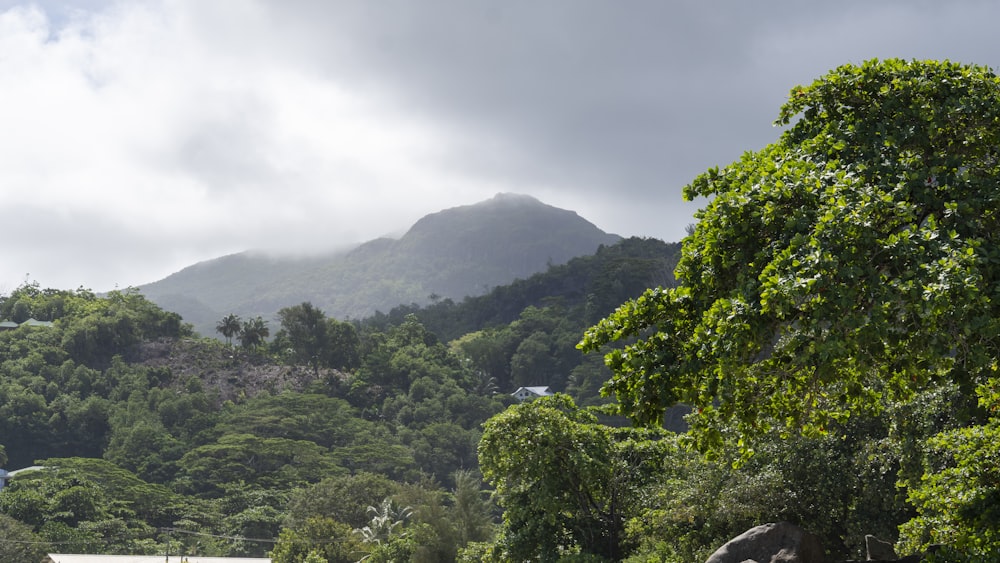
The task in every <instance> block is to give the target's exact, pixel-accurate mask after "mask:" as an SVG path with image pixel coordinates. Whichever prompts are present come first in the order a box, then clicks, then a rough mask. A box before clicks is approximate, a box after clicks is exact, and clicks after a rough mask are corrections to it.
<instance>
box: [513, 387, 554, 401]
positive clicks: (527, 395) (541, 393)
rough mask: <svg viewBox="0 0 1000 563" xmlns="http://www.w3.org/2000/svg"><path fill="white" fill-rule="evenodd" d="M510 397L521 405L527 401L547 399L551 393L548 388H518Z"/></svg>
mask: <svg viewBox="0 0 1000 563" xmlns="http://www.w3.org/2000/svg"><path fill="white" fill-rule="evenodd" d="M511 395H513V396H514V398H515V399H517V400H518V401H521V402H522V403H523V402H524V401H526V400H528V399H535V398H538V397H548V396H549V395H552V391H550V390H549V388H548V387H518V388H517V391H514V392H513V393H511Z"/></svg>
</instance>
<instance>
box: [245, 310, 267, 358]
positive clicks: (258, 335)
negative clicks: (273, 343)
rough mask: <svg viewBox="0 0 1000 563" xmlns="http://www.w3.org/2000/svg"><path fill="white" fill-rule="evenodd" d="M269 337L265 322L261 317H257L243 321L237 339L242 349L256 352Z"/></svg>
mask: <svg viewBox="0 0 1000 563" xmlns="http://www.w3.org/2000/svg"><path fill="white" fill-rule="evenodd" d="M270 335H271V330H270V329H269V328H267V321H265V320H264V319H263V318H262V317H260V316H257V317H254V318H252V319H250V320H249V321H245V322H244V323H243V325H242V326H241V327H240V333H239V336H238V338H239V339H240V344H241V345H242V346H243V348H245V349H247V350H256V349H257V348H259V347H260V346H261V345H262V344H264V341H265V340H267V337H268V336H270Z"/></svg>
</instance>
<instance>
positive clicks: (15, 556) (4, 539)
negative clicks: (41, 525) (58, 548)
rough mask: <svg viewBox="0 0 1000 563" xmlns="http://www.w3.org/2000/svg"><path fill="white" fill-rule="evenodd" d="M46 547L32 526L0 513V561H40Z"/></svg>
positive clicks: (36, 562)
mask: <svg viewBox="0 0 1000 563" xmlns="http://www.w3.org/2000/svg"><path fill="white" fill-rule="evenodd" d="M46 547H47V546H46V545H45V543H44V542H43V541H42V538H40V537H39V536H38V535H37V534H35V533H34V532H33V531H32V530H31V526H28V525H27V524H24V523H23V522H19V521H17V520H15V519H14V518H11V517H10V516H7V515H6V514H0V561H4V562H6V563H38V562H39V561H41V560H42V559H43V558H44V557H45V553H46Z"/></svg>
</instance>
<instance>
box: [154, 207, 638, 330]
mask: <svg viewBox="0 0 1000 563" xmlns="http://www.w3.org/2000/svg"><path fill="white" fill-rule="evenodd" d="M619 240H621V237H620V236H618V235H615V234H609V233H606V232H604V231H602V230H601V229H599V228H598V227H597V226H596V225H594V224H593V223H591V222H589V221H587V220H586V219H584V218H582V217H580V216H579V215H578V214H577V213H576V212H574V211H570V210H566V209H560V208H557V207H553V206H551V205H547V204H544V203H542V202H541V201H539V200H537V199H536V198H534V197H531V196H527V195H522V194H510V193H501V194H497V195H496V196H494V197H493V198H492V199H488V200H485V201H481V202H478V203H474V204H471V205H464V206H457V207H452V208H449V209H444V210H441V211H438V212H435V213H431V214H428V215H425V216H424V217H422V218H420V219H418V220H417V221H416V222H415V223H414V224H413V225H412V226H411V227H410V228H409V229H407V230H406V231H405V233H404V234H403V235H402V236H401V237H400V238H398V239H393V238H388V237H381V238H376V239H372V240H370V241H367V242H364V243H361V244H358V245H356V246H353V247H350V248H346V249H341V250H337V251H331V252H327V253H324V254H317V255H311V256H296V257H281V256H275V255H268V254H262V253H259V252H254V251H246V252H240V253H236V254H230V255H226V256H222V257H219V258H215V259H212V260H206V261H203V262H199V263H196V264H193V265H191V266H188V267H186V268H184V269H182V270H180V271H178V272H176V273H174V274H171V275H170V276H167V277H166V278H163V279H161V280H159V281H156V282H152V283H149V284H145V285H142V286H140V288H139V289H140V290H141V291H142V292H143V294H144V295H146V297H147V298H149V299H150V300H151V301H153V302H154V303H157V304H158V305H160V306H161V307H163V308H165V309H168V310H172V311H176V312H177V313H179V314H181V316H182V317H184V319H185V321H187V322H190V323H192V324H193V325H194V326H195V329H196V330H197V331H198V332H200V333H202V334H203V335H206V336H212V335H214V326H215V325H214V323H215V322H217V321H218V319H220V318H221V317H222V316H224V315H226V314H229V313H236V314H238V315H241V316H244V317H248V316H256V315H260V316H262V317H264V318H266V319H273V318H274V316H275V314H276V313H277V311H278V310H279V309H281V308H282V307H287V306H291V305H295V304H298V303H301V302H304V301H309V302H311V303H313V304H314V305H316V306H317V307H319V308H321V309H323V310H324V311H325V312H326V313H327V314H328V315H330V316H332V317H335V318H341V319H348V318H362V317H364V316H367V315H370V314H372V313H374V312H375V311H379V310H381V311H387V310H389V309H391V308H392V307H395V306H397V305H400V304H410V303H426V302H428V301H429V300H430V297H431V296H434V297H435V298H436V297H442V298H451V299H461V298H464V297H466V296H475V295H482V294H484V293H486V292H487V291H489V290H490V289H491V288H492V287H495V286H498V285H505V284H507V283H510V282H512V281H514V280H516V279H523V278H526V277H528V276H530V275H532V274H535V273H538V272H541V271H544V270H545V269H547V268H548V267H550V266H553V265H559V264H563V263H566V262H567V261H569V260H570V259H572V258H574V257H577V256H581V255H587V254H592V253H594V252H595V251H596V250H597V249H598V248H599V247H600V246H601V245H609V244H614V243H616V242H618V241H619Z"/></svg>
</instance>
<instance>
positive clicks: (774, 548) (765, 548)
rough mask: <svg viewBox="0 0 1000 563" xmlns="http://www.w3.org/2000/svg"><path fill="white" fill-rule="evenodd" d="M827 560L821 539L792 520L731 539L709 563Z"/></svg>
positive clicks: (786, 562) (815, 562) (750, 531)
mask: <svg viewBox="0 0 1000 563" xmlns="http://www.w3.org/2000/svg"><path fill="white" fill-rule="evenodd" d="M746 561H754V562H756V563H825V561H826V558H825V556H824V554H823V546H822V545H820V543H819V539H818V538H817V537H816V536H814V535H812V534H810V533H809V532H807V531H805V530H803V529H802V528H800V527H798V526H796V525H795V524H791V523H789V522H777V523H771V524H762V525H760V526H757V527H755V528H750V529H749V530H747V531H746V532H743V533H742V534H740V535H739V536H736V537H735V538H733V539H731V540H729V542H728V543H726V544H725V545H723V546H722V547H720V548H719V549H717V550H716V551H715V553H713V554H712V556H711V557H709V558H708V561H706V562H705V563H745V562H746Z"/></svg>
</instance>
